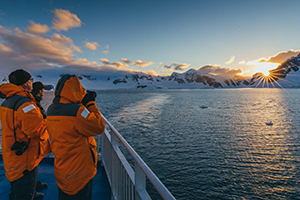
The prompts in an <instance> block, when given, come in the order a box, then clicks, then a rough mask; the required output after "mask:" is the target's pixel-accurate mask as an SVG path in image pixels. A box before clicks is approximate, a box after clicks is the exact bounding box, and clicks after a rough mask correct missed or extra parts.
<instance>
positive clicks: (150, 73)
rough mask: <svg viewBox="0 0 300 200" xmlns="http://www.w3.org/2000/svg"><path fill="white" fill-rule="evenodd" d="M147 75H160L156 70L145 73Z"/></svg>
mask: <svg viewBox="0 0 300 200" xmlns="http://www.w3.org/2000/svg"><path fill="white" fill-rule="evenodd" d="M145 73H146V74H149V75H152V76H157V75H158V74H157V73H156V72H155V71H154V70H149V71H146V72H145Z"/></svg>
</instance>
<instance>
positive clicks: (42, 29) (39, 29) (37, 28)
mask: <svg viewBox="0 0 300 200" xmlns="http://www.w3.org/2000/svg"><path fill="white" fill-rule="evenodd" d="M29 23H30V24H31V26H28V27H27V30H28V31H29V32H32V33H47V32H48V31H50V28H49V27H48V26H47V25H41V24H36V23H34V22H33V21H29Z"/></svg>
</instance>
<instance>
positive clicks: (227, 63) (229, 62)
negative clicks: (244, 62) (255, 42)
mask: <svg viewBox="0 0 300 200" xmlns="http://www.w3.org/2000/svg"><path fill="white" fill-rule="evenodd" d="M234 59H235V56H231V57H230V59H229V60H228V61H226V62H225V64H226V65H229V64H231V63H233V62H234Z"/></svg>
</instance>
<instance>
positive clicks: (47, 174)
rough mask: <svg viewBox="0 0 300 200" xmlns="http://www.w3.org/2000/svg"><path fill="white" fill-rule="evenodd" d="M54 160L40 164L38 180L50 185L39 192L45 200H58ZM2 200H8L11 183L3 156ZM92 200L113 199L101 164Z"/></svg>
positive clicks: (46, 160) (0, 186) (0, 184)
mask: <svg viewBox="0 0 300 200" xmlns="http://www.w3.org/2000/svg"><path fill="white" fill-rule="evenodd" d="M53 162H54V158H44V159H43V160H42V162H41V163H40V164H39V175H38V180H40V181H42V182H43V183H47V184H48V188H46V189H43V190H39V191H38V192H42V193H44V195H45V196H44V198H43V199H44V200H53V199H58V187H57V184H56V181H55V176H54V166H53ZM0 188H1V189H0V200H6V199H8V196H9V193H10V183H9V181H8V180H7V179H6V177H5V171H4V166H3V160H2V155H0ZM92 199H95V200H96V199H103V200H110V199H111V190H110V186H109V182H108V179H107V176H106V173H105V170H104V168H103V167H102V166H101V164H100V162H99V163H98V167H97V174H96V176H95V177H94V179H93V194H92Z"/></svg>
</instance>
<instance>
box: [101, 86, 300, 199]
mask: <svg viewBox="0 0 300 200" xmlns="http://www.w3.org/2000/svg"><path fill="white" fill-rule="evenodd" d="M288 92H289V93H290V95H288V94H287V93H286V92H285V91H284V90H280V89H244V90H236V89H234V90H172V91H152V92H151V91H149V92H119V93H118V92H114V93H112V92H101V93H100V94H99V95H100V96H101V95H102V96H103V98H102V99H101V101H100V102H98V104H99V107H100V108H101V107H104V108H105V107H106V104H107V103H108V104H109V105H110V109H107V108H106V109H104V112H105V113H104V114H105V115H106V116H107V117H108V119H109V120H111V121H112V123H113V124H114V125H115V126H116V127H117V129H118V130H119V131H120V132H121V133H122V134H123V136H124V137H125V139H127V140H128V141H129V143H130V144H131V145H132V146H133V147H134V148H135V149H136V150H137V152H138V153H139V154H140V155H141V157H142V158H143V159H144V160H145V161H146V163H147V164H148V165H149V166H150V167H151V168H152V169H153V171H154V172H155V173H156V174H157V175H158V177H159V178H160V179H161V180H162V182H163V183H164V184H165V185H166V186H167V187H168V189H169V190H170V191H171V192H172V193H173V194H174V196H175V197H176V198H177V199H187V200H189V199H297V198H299V197H298V196H299V192H298V182H299V166H298V165H299V164H298V163H299V159H300V155H299V148H300V146H299V142H300V141H299V137H298V135H299V131H298V130H299V127H300V124H299V120H298V119H297V118H298V116H299V111H300V109H299V99H300V95H299V89H290V90H288ZM121 98H122V101H120V99H121ZM108 99H109V100H108ZM124 101H125V102H128V103H124ZM109 102H114V104H111V103H109ZM119 104H122V106H119ZM201 105H206V106H208V109H201V108H199V106H201ZM114 108H116V109H114ZM110 111H111V112H110ZM270 121H272V122H273V123H274V125H273V126H266V123H267V122H270ZM154 199H156V198H154Z"/></svg>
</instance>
